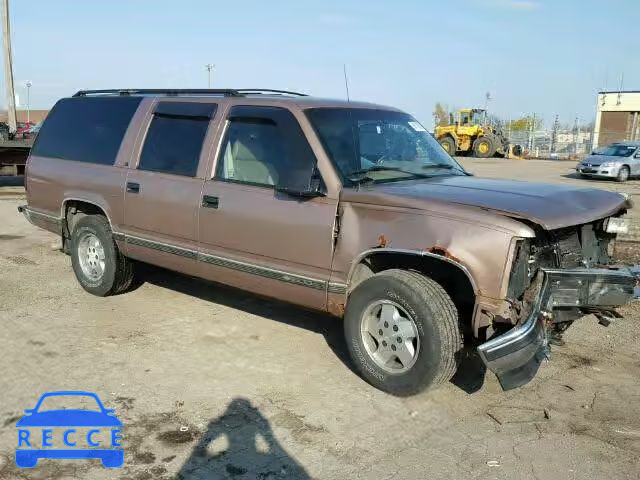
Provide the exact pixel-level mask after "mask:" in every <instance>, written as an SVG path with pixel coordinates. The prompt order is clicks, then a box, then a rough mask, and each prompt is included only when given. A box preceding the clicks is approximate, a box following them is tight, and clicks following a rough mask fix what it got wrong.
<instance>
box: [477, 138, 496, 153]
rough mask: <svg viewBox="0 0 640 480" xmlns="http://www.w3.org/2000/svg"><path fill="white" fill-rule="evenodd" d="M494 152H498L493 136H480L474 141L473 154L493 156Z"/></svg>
mask: <svg viewBox="0 0 640 480" xmlns="http://www.w3.org/2000/svg"><path fill="white" fill-rule="evenodd" d="M494 153H496V146H495V145H494V142H493V139H492V138H491V137H489V136H484V137H480V138H477V139H476V141H475V142H473V154H474V155H475V156H476V157H480V158H488V157H491V156H493V154H494Z"/></svg>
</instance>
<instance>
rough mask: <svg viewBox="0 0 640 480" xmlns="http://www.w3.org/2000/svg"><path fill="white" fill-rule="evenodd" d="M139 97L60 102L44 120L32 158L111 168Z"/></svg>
mask: <svg viewBox="0 0 640 480" xmlns="http://www.w3.org/2000/svg"><path fill="white" fill-rule="evenodd" d="M141 100H142V98H141V97H108V98H106V97H104V98H101V97H95V98H91V97H74V98H65V99H62V100H60V101H59V102H58V103H56V105H55V106H54V107H53V109H52V110H51V112H50V113H49V115H48V116H47V119H46V120H45V122H44V124H43V125H42V128H41V129H40V133H39V134H38V136H37V138H36V142H35V144H34V145H33V148H32V149H31V155H37V156H41V157H53V158H61V159H64V160H75V161H78V162H88V163H98V164H101V165H113V163H114V162H115V159H116V155H117V154H118V150H119V149H120V143H121V142H122V138H123V137H124V134H125V132H126V131H127V128H128V127H129V122H130V121H131V118H132V117H133V114H134V113H135V111H136V109H137V108H138V105H140V102H141Z"/></svg>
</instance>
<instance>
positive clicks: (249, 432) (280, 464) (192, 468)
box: [175, 398, 311, 480]
mask: <svg viewBox="0 0 640 480" xmlns="http://www.w3.org/2000/svg"><path fill="white" fill-rule="evenodd" d="M225 439H226V444H225V443H224V440H225ZM216 442H217V444H218V448H212V446H213V447H215V446H216ZM218 478H234V479H244V478H252V479H253V478H264V479H267V478H291V479H308V478H311V477H310V476H309V474H308V473H307V471H306V470H305V468H304V467H303V466H302V465H300V463H298V462H297V461H296V460H295V459H294V458H293V457H291V456H290V455H289V454H288V453H287V452H286V451H285V449H284V448H283V447H282V445H280V443H279V442H278V440H277V439H276V437H275V435H274V433H273V430H272V429H271V425H270V424H269V421H268V420H267V419H266V418H265V417H264V416H263V415H262V414H261V413H260V411H259V410H258V409H257V408H256V407H254V406H253V405H252V404H251V402H249V400H247V399H245V398H235V399H233V400H232V401H231V403H229V405H228V407H227V409H226V410H225V412H224V413H223V414H222V415H221V416H220V417H218V418H216V419H214V420H211V421H210V422H209V425H208V426H207V430H206V432H205V433H203V434H202V436H201V437H200V439H199V440H198V443H197V445H196V446H195V447H194V448H193V450H192V451H191V454H190V455H189V457H188V458H187V460H186V461H185V463H184V464H183V465H182V467H181V468H180V470H179V471H178V473H177V474H176V476H175V479H176V480H196V479H202V480H205V479H218Z"/></svg>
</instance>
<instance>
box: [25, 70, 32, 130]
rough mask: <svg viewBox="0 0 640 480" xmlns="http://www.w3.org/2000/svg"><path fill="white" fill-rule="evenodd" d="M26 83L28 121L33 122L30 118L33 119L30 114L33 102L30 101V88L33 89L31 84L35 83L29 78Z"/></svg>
mask: <svg viewBox="0 0 640 480" xmlns="http://www.w3.org/2000/svg"><path fill="white" fill-rule="evenodd" d="M26 85H27V123H31V122H30V120H31V119H30V116H31V104H30V103H29V93H30V90H31V85H33V84H32V83H31V80H27V83H26Z"/></svg>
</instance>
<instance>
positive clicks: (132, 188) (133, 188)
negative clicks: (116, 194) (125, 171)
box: [127, 182, 140, 193]
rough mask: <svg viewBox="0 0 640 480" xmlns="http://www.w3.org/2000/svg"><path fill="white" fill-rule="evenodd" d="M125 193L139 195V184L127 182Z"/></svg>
mask: <svg viewBox="0 0 640 480" xmlns="http://www.w3.org/2000/svg"><path fill="white" fill-rule="evenodd" d="M127 192H129V193H140V184H139V183H135V182H127Z"/></svg>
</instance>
